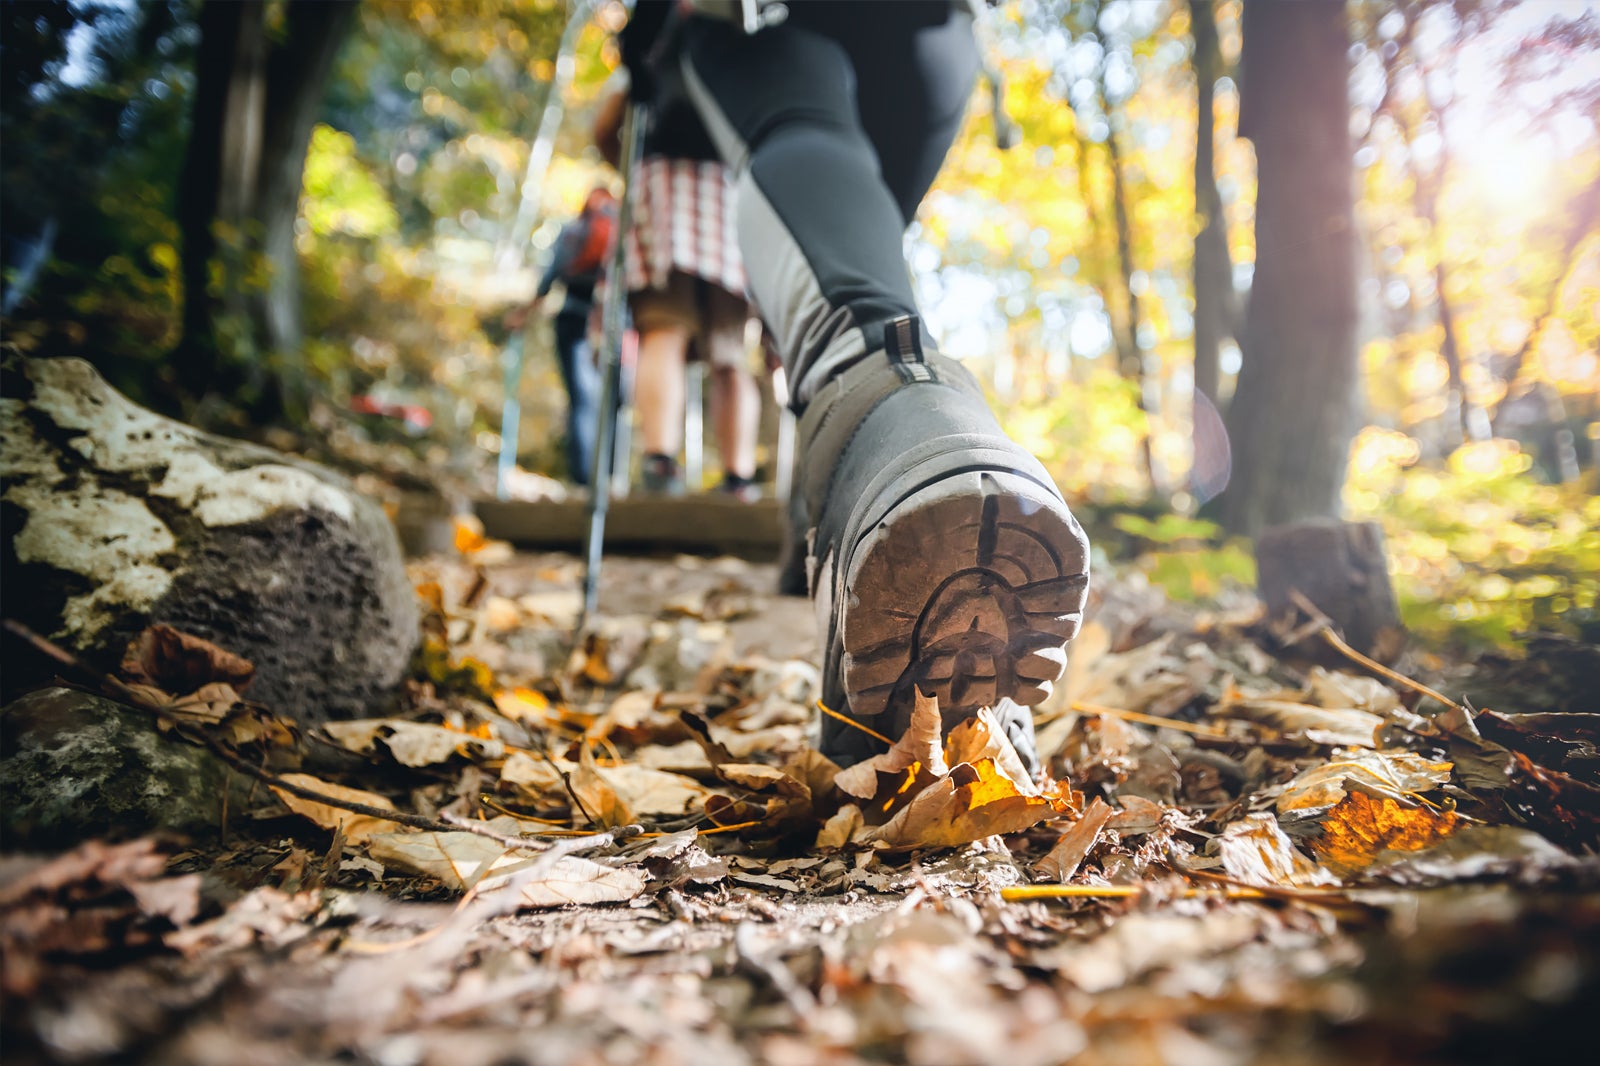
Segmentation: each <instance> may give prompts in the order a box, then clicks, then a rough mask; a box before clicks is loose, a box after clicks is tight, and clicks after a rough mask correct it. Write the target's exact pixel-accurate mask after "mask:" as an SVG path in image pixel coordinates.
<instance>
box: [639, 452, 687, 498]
mask: <svg viewBox="0 0 1600 1066" xmlns="http://www.w3.org/2000/svg"><path fill="white" fill-rule="evenodd" d="M639 487H640V488H642V489H644V491H645V492H647V493H649V494H650V495H652V496H682V495H683V492H684V488H683V471H682V470H680V469H679V467H678V460H676V459H674V458H673V457H672V456H670V455H662V454H661V453H660V452H651V453H649V454H648V455H646V456H645V457H644V460H643V461H642V462H641V463H640V465H639Z"/></svg>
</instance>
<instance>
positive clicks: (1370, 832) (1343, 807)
mask: <svg viewBox="0 0 1600 1066" xmlns="http://www.w3.org/2000/svg"><path fill="white" fill-rule="evenodd" d="M1457 821H1458V818H1457V816H1456V814H1455V812H1454V811H1436V810H1433V809H1432V808H1430V807H1425V806H1421V805H1418V806H1415V807H1405V806H1402V805H1401V804H1399V803H1396V802H1395V801H1394V800H1392V799H1388V798H1385V797H1377V798H1375V797H1373V796H1369V795H1367V794H1366V793H1365V792H1351V793H1349V794H1348V795H1346V796H1345V797H1344V799H1342V800H1340V801H1339V803H1338V805H1337V806H1335V807H1334V808H1333V810H1331V811H1329V812H1328V814H1327V815H1326V817H1324V818H1323V819H1322V835H1321V836H1317V837H1314V838H1312V840H1311V850H1312V851H1313V852H1315V853H1316V855H1317V858H1318V859H1320V860H1321V861H1322V864H1323V865H1324V866H1327V867H1328V868H1329V869H1330V870H1333V871H1334V872H1336V873H1338V874H1340V875H1341V876H1349V875H1350V874H1352V873H1355V872H1357V871H1359V870H1364V869H1366V868H1367V867H1368V866H1371V865H1372V863H1373V861H1374V860H1376V859H1377V858H1378V856H1379V855H1381V854H1383V853H1384V852H1386V851H1421V850H1422V849H1423V848H1427V847H1432V846H1433V845H1434V844H1437V843H1438V842H1439V841H1441V840H1443V839H1444V838H1445V837H1447V836H1449V835H1450V834H1451V833H1453V832H1454V831H1455V828H1456V823H1457Z"/></svg>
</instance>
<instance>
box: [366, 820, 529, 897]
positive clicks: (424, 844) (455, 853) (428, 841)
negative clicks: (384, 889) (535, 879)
mask: <svg viewBox="0 0 1600 1066" xmlns="http://www.w3.org/2000/svg"><path fill="white" fill-rule="evenodd" d="M506 820H507V821H511V819H506ZM511 831H512V832H515V831H516V827H515V825H513V826H511ZM367 854H368V855H370V856H371V857H372V858H374V859H376V860H377V861H378V862H381V863H383V865H384V866H385V867H387V868H389V869H391V870H393V869H399V870H407V871H410V872H411V873H416V874H422V875H423V876H424V877H432V878H436V879H437V880H439V881H442V882H443V883H444V885H445V887H446V888H450V889H454V890H455V891H457V892H465V891H466V890H467V889H469V888H471V887H472V886H473V885H475V884H477V883H478V882H479V881H481V880H482V879H483V877H484V875H485V874H487V873H489V871H490V870H492V869H494V867H495V866H496V864H498V863H500V862H501V860H503V859H505V858H506V857H507V855H509V854H513V853H512V852H511V851H510V849H508V848H507V847H506V846H505V845H504V844H501V843H499V842H498V841H494V840H490V839H489V838H488V837H485V836H479V835H478V834H477V833H429V832H423V833H407V832H398V833H377V834H375V835H373V836H371V837H370V838H368V840H367Z"/></svg>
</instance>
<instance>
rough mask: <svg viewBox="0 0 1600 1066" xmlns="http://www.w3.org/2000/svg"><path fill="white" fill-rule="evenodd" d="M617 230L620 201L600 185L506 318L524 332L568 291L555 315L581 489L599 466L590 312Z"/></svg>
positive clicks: (574, 469)
mask: <svg viewBox="0 0 1600 1066" xmlns="http://www.w3.org/2000/svg"><path fill="white" fill-rule="evenodd" d="M616 226H617V198H616V197H615V196H613V195H612V194H611V191H610V190H609V189H606V188H604V187H597V188H596V189H595V190H594V191H593V192H591V193H590V194H589V197H588V199H587V200H585V201H584V205H583V210H582V211H581V212H579V214H578V217H577V218H575V219H573V220H572V221H571V222H569V223H567V224H566V225H565V226H563V227H561V235H560V236H559V237H557V238H556V244H555V254H554V255H552V256H551V257H550V265H549V266H548V267H546V268H545V272H544V276H543V277H541V278H540V279H539V287H538V289H537V290H535V292H534V294H533V299H532V300H530V301H529V302H528V303H526V304H524V305H522V306H521V307H517V308H515V309H513V310H512V311H511V312H509V313H508V314H507V315H506V320H505V321H506V326H507V328H509V329H511V330H519V329H521V328H522V327H523V326H524V325H525V324H526V323H527V321H528V316H529V315H530V314H531V313H532V312H533V310H534V308H536V307H538V306H539V304H540V303H541V302H543V300H544V298H545V297H546V296H548V295H550V290H551V288H552V287H554V285H555V283H556V282H557V281H559V282H561V285H562V288H563V289H564V290H565V298H564V299H563V300H562V303H561V310H559V311H557V312H556V317H555V334H556V336H555V344H556V359H557V361H558V362H559V363H560V365H561V382H562V384H563V385H565V386H566V389H567V470H568V472H569V473H570V474H571V475H572V480H573V481H574V482H576V483H577V484H579V485H585V486H586V485H588V484H589V477H590V474H591V473H592V470H591V467H592V466H593V464H594V441H595V430H596V427H597V425H598V420H599V416H600V370H599V368H598V367H597V366H596V364H595V359H594V349H593V347H592V346H591V345H590V343H589V312H590V310H591V308H592V307H593V306H594V290H595V285H596V284H598V283H599V280H600V274H601V271H602V270H603V269H604V267H605V257H606V252H607V250H608V249H609V248H610V246H611V241H612V238H613V235H614V234H615V232H616Z"/></svg>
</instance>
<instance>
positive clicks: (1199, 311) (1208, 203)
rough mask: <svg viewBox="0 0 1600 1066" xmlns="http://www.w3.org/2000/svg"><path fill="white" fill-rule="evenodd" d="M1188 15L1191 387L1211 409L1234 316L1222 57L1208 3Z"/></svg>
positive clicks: (1197, 3)
mask: <svg viewBox="0 0 1600 1066" xmlns="http://www.w3.org/2000/svg"><path fill="white" fill-rule="evenodd" d="M1189 12H1190V20H1191V24H1192V25H1193V27H1194V78H1195V83H1196V85H1197V87H1198V89H1199V92H1198V101H1197V102H1198V109H1197V110H1198V114H1197V120H1196V125H1195V153H1194V211H1195V215H1196V216H1197V219H1198V221H1199V224H1200V229H1199V231H1198V232H1197V233H1196V234H1195V238H1194V387H1195V391H1196V392H1199V393H1202V394H1204V395H1205V397H1206V399H1208V400H1210V401H1211V402H1212V403H1213V404H1216V403H1218V401H1219V397H1218V390H1219V388H1220V386H1221V379H1222V370H1221V360H1220V352H1221V348H1222V342H1223V340H1224V339H1225V338H1228V337H1231V336H1233V330H1234V319H1235V317H1236V314H1237V312H1236V309H1235V306H1234V305H1235V300H1234V294H1233V258H1232V256H1231V254H1230V253H1229V251H1228V222H1227V219H1226V217H1224V215H1223V213H1222V195H1221V194H1220V193H1219V192H1218V191H1217V173H1216V151H1215V130H1216V107H1215V100H1216V83H1217V78H1218V77H1219V76H1220V75H1221V72H1222V56H1221V54H1220V52H1219V51H1218V46H1217V22H1216V12H1215V11H1214V10H1213V9H1212V0H1189Z"/></svg>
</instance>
